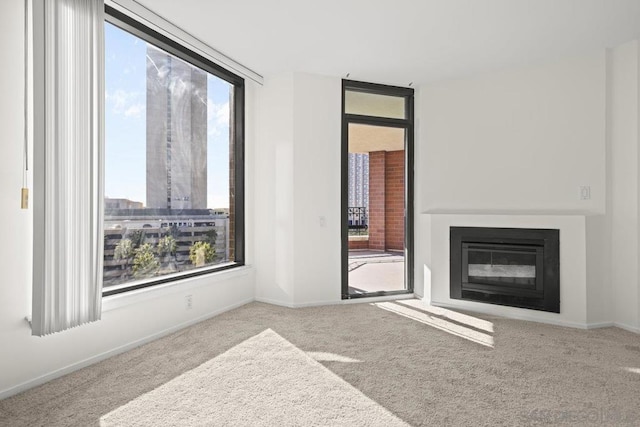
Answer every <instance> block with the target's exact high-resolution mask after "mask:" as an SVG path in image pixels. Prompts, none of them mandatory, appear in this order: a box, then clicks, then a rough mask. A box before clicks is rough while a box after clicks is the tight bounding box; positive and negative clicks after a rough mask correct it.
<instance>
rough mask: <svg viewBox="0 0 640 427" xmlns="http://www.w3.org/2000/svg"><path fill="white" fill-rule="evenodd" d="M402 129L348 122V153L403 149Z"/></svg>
mask: <svg viewBox="0 0 640 427" xmlns="http://www.w3.org/2000/svg"><path fill="white" fill-rule="evenodd" d="M404 139H405V138H404V129H402V128H392V127H384V126H369V125H361V124H356V123H349V153H370V152H372V151H397V150H404Z"/></svg>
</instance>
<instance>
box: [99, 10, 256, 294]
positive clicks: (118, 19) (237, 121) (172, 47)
mask: <svg viewBox="0 0 640 427" xmlns="http://www.w3.org/2000/svg"><path fill="white" fill-rule="evenodd" d="M105 22H108V23H110V24H112V25H115V26H116V27H118V28H120V29H122V30H124V31H126V32H128V33H130V34H133V35H134V36H136V37H138V38H140V39H142V40H144V41H146V42H148V43H151V44H153V45H154V46H157V47H159V48H161V49H163V50H165V51H166V52H168V53H170V54H172V55H174V56H176V57H178V58H180V59H181V60H183V61H185V62H187V63H189V64H191V65H193V66H195V67H198V68H201V69H202V70H204V71H206V72H208V73H210V74H212V75H214V76H216V77H219V78H220V79H222V80H224V81H226V82H228V83H229V84H231V85H232V86H233V91H234V92H233V111H231V112H230V115H232V117H233V130H232V133H233V135H234V141H233V174H234V189H233V195H234V197H233V198H234V218H233V223H234V227H233V232H234V260H233V261H231V262H230V263H226V264H224V265H221V266H215V265H212V266H207V267H203V268H199V269H198V270H196V271H185V272H179V273H174V274H171V275H167V276H165V277H158V278H150V279H147V280H144V281H140V282H133V283H132V284H131V285H130V286H126V284H123V285H116V286H114V288H115V289H109V288H106V289H105V288H103V290H102V296H103V297H108V296H111V295H116V294H122V293H125V292H130V291H134V290H138V289H142V288H147V287H152V286H157V285H161V284H165V283H169V282H176V281H180V280H184V279H188V278H192V277H196V276H204V275H208V274H212V273H217V272H220V271H224V270H229V269H233V268H237V267H241V266H244V265H245V235H244V231H245V209H244V208H245V203H244V202H245V200H244V196H245V190H244V158H245V149H244V145H245V144H244V141H245V130H244V126H245V81H244V79H243V78H242V77H240V76H238V75H237V74H234V73H232V72H231V71H229V70H227V69H226V68H223V67H221V66H220V65H218V64H216V63H214V62H212V61H211V60H209V59H207V58H205V57H203V56H202V55H199V54H198V53H196V52H194V51H192V50H190V49H188V48H187V47H185V46H183V45H181V44H180V43H178V42H176V41H175V40H172V39H170V38H169V37H166V36H165V35H163V34H160V33H159V32H157V31H155V30H153V29H151V28H149V27H147V26H146V25H144V24H142V23H141V22H139V21H137V20H136V19H134V18H132V17H131V16H129V15H127V14H125V13H122V12H120V11H119V10H116V9H114V8H113V7H110V6H107V5H105ZM230 191H231V190H230Z"/></svg>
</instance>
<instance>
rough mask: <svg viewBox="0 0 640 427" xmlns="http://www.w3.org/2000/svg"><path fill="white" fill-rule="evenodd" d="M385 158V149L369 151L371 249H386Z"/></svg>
mask: <svg viewBox="0 0 640 427" xmlns="http://www.w3.org/2000/svg"><path fill="white" fill-rule="evenodd" d="M385 160H386V153H385V152H384V151H375V152H371V153H369V249H373V250H385V249H386V242H385V238H386V233H385V183H386V181H385Z"/></svg>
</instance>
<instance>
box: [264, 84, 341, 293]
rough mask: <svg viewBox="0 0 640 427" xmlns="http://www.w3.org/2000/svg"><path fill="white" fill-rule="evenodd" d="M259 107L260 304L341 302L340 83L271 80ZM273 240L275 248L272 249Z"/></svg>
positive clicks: (265, 85) (266, 85)
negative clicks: (263, 302)
mask: <svg viewBox="0 0 640 427" xmlns="http://www.w3.org/2000/svg"><path fill="white" fill-rule="evenodd" d="M259 95H260V98H259V101H258V103H257V110H258V113H257V116H258V122H257V128H258V129H259V132H258V135H257V141H256V165H255V166H256V176H257V177H259V179H257V180H256V209H257V212H259V214H258V215H257V216H256V241H257V242H258V243H260V242H266V243H265V244H264V245H261V244H258V245H257V246H256V267H257V272H258V274H257V277H256V298H257V299H258V300H261V301H267V302H272V303H276V304H281V305H287V306H304V305H315V304H321V303H334V302H338V301H340V298H341V296H340V250H341V248H340V120H341V117H340V100H341V82H340V79H339V78H331V77H322V76H316V75H310V74H303V73H283V74H280V75H276V76H267V77H266V78H265V84H264V86H263V87H262V88H261V90H260V93H259ZM271 242H273V243H271Z"/></svg>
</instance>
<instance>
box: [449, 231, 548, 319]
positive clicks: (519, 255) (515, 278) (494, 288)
mask: <svg viewBox="0 0 640 427" xmlns="http://www.w3.org/2000/svg"><path fill="white" fill-rule="evenodd" d="M450 233H451V235H450V245H451V246H450V250H451V257H450V263H451V264H450V267H451V268H450V273H451V275H450V278H451V281H450V293H451V298H453V299H461V300H469V301H477V302H484V303H489V304H500V305H508V306H512V307H521V308H529V309H533V310H542V311H549V312H553V313H559V312H560V255H559V254H560V251H559V248H560V245H559V243H560V231H559V230H550V229H532V228H485V227H451V229H450Z"/></svg>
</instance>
